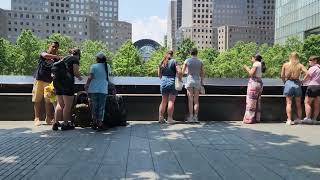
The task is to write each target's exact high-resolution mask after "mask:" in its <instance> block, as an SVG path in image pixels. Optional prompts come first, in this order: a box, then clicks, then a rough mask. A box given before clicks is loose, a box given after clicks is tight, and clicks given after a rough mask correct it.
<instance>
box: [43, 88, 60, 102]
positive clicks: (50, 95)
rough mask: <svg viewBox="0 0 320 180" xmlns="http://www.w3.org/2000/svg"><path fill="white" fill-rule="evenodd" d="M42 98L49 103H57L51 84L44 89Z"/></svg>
mask: <svg viewBox="0 0 320 180" xmlns="http://www.w3.org/2000/svg"><path fill="white" fill-rule="evenodd" d="M44 97H46V98H48V99H50V102H51V103H55V102H56V101H57V98H56V95H55V93H54V86H53V83H51V84H49V85H48V86H46V87H45V88H44Z"/></svg>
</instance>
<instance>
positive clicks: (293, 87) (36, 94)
mask: <svg viewBox="0 0 320 180" xmlns="http://www.w3.org/2000/svg"><path fill="white" fill-rule="evenodd" d="M58 49H59V42H53V43H51V44H50V45H49V48H48V50H47V51H44V52H42V53H41V54H40V57H39V60H38V68H37V71H36V73H35V81H34V85H33V90H32V102H34V112H35V119H34V122H35V125H36V126H39V125H41V123H40V111H41V101H42V100H43V99H44V100H45V110H46V117H45V122H46V124H48V125H52V129H53V130H54V131H56V130H58V129H59V127H61V130H70V129H74V125H73V124H72V121H71V119H72V117H71V110H72V106H73V104H74V94H75V93H76V92H75V77H76V78H77V79H78V80H80V81H81V80H82V76H81V74H80V72H79V66H80V58H81V51H80V49H77V48H74V49H71V50H70V51H69V55H68V56H66V57H62V56H59V55H57V54H58ZM173 54H174V53H173V51H168V52H167V53H166V54H165V56H164V58H163V59H162V61H161V63H160V65H159V67H158V75H159V77H160V79H161V84H160V92H161V95H162V100H161V104H160V107H159V123H169V124H173V123H175V122H176V121H175V120H174V119H173V112H174V103H175V100H176V96H177V95H178V90H177V89H176V81H180V82H182V78H183V76H184V75H185V74H186V75H187V78H186V83H185V88H186V90H187V96H188V110H189V115H188V118H187V121H188V122H198V121H199V119H198V114H199V107H200V103H199V95H200V93H201V91H203V88H204V87H203V85H204V76H205V72H204V64H203V62H202V61H201V60H200V59H199V58H198V57H197V55H198V50H197V49H196V48H193V49H191V51H190V55H191V57H190V58H188V59H186V60H185V61H184V63H183V66H182V68H181V67H180V65H179V63H178V62H177V61H176V60H175V59H174V58H173ZM62 62H63V64H64V65H65V66H66V71H67V72H66V73H67V76H66V77H67V78H62V79H58V78H56V77H55V76H52V73H53V72H52V71H53V68H52V67H53V66H54V64H55V63H62ZM251 62H252V67H248V66H244V69H245V71H246V72H247V73H248V75H249V77H250V79H249V82H248V88H247V96H246V110H245V114H244V118H243V123H246V124H253V123H259V122H260V119H261V95H262V92H263V82H262V79H261V77H262V73H264V72H265V71H266V65H265V63H264V62H263V58H262V56H261V55H259V54H257V55H255V56H252V58H251ZM319 63H320V59H319V57H317V56H312V57H310V58H309V66H310V68H309V70H307V69H306V68H305V67H304V65H302V64H301V63H300V62H299V55H298V53H297V52H293V53H291V54H290V56H289V62H287V63H285V64H284V65H283V67H282V70H281V78H282V80H283V82H284V83H285V85H284V92H283V94H284V95H285V96H286V112H287V117H288V118H287V122H286V123H287V124H289V125H293V124H299V123H309V124H312V123H313V124H314V123H316V122H317V117H318V115H319V111H320V107H319V106H320V65H319ZM110 72H111V68H110V66H109V65H108V64H107V57H106V56H105V55H104V54H103V53H101V52H100V53H98V54H97V55H96V64H93V65H92V66H91V67H90V72H89V74H90V75H89V77H88V80H87V83H86V84H85V89H86V91H87V92H88V94H89V102H90V107H91V112H92V119H93V122H94V123H95V125H96V126H97V128H103V120H104V113H105V106H106V98H107V94H108V81H109V75H110ZM302 76H303V80H302V81H301V80H300V79H301V77H302ZM52 82H53V86H54V91H55V95H56V99H57V105H56V107H55V113H53V112H52V109H53V108H52V104H51V102H50V100H49V99H48V98H46V97H45V96H44V89H45V87H47V86H49V85H50V83H52ZM303 84H307V85H308V88H307V91H306V98H305V100H304V101H305V111H306V117H305V118H304V119H302V107H301V101H302V99H301V97H302V88H301V86H302V85H303ZM293 99H294V101H295V105H296V108H297V118H296V119H295V120H293V118H292V101H293ZM312 106H314V108H313V110H312ZM166 110H167V119H166V118H165V112H166ZM312 112H313V113H312ZM59 121H63V123H62V124H60V123H59Z"/></svg>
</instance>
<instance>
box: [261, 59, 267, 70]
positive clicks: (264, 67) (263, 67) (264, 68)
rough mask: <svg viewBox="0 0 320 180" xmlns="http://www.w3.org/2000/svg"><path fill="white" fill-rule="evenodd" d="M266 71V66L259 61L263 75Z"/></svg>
mask: <svg viewBox="0 0 320 180" xmlns="http://www.w3.org/2000/svg"><path fill="white" fill-rule="evenodd" d="M266 71H267V65H266V63H265V62H264V61H263V60H262V61H261V72H262V73H265V72H266Z"/></svg>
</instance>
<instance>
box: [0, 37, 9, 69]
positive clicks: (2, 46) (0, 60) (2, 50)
mask: <svg viewBox="0 0 320 180" xmlns="http://www.w3.org/2000/svg"><path fill="white" fill-rule="evenodd" d="M5 41H6V40H5V39H3V38H0V72H1V75H3V74H6V67H7V66H8V62H7V58H6V49H7V44H6V43H5Z"/></svg>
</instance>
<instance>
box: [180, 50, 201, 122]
mask: <svg viewBox="0 0 320 180" xmlns="http://www.w3.org/2000/svg"><path fill="white" fill-rule="evenodd" d="M191 56H192V57H191V58H189V59H187V60H185V61H184V65H183V68H182V73H183V74H185V73H187V82H186V84H185V88H186V89H187V95H188V107H189V117H188V118H187V121H188V122H198V121H199V120H198V114H199V108H200V103H199V94H200V90H201V88H202V86H203V80H204V67H203V62H202V61H201V60H200V59H198V57H197V56H198V50H197V49H196V48H193V49H191Z"/></svg>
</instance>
